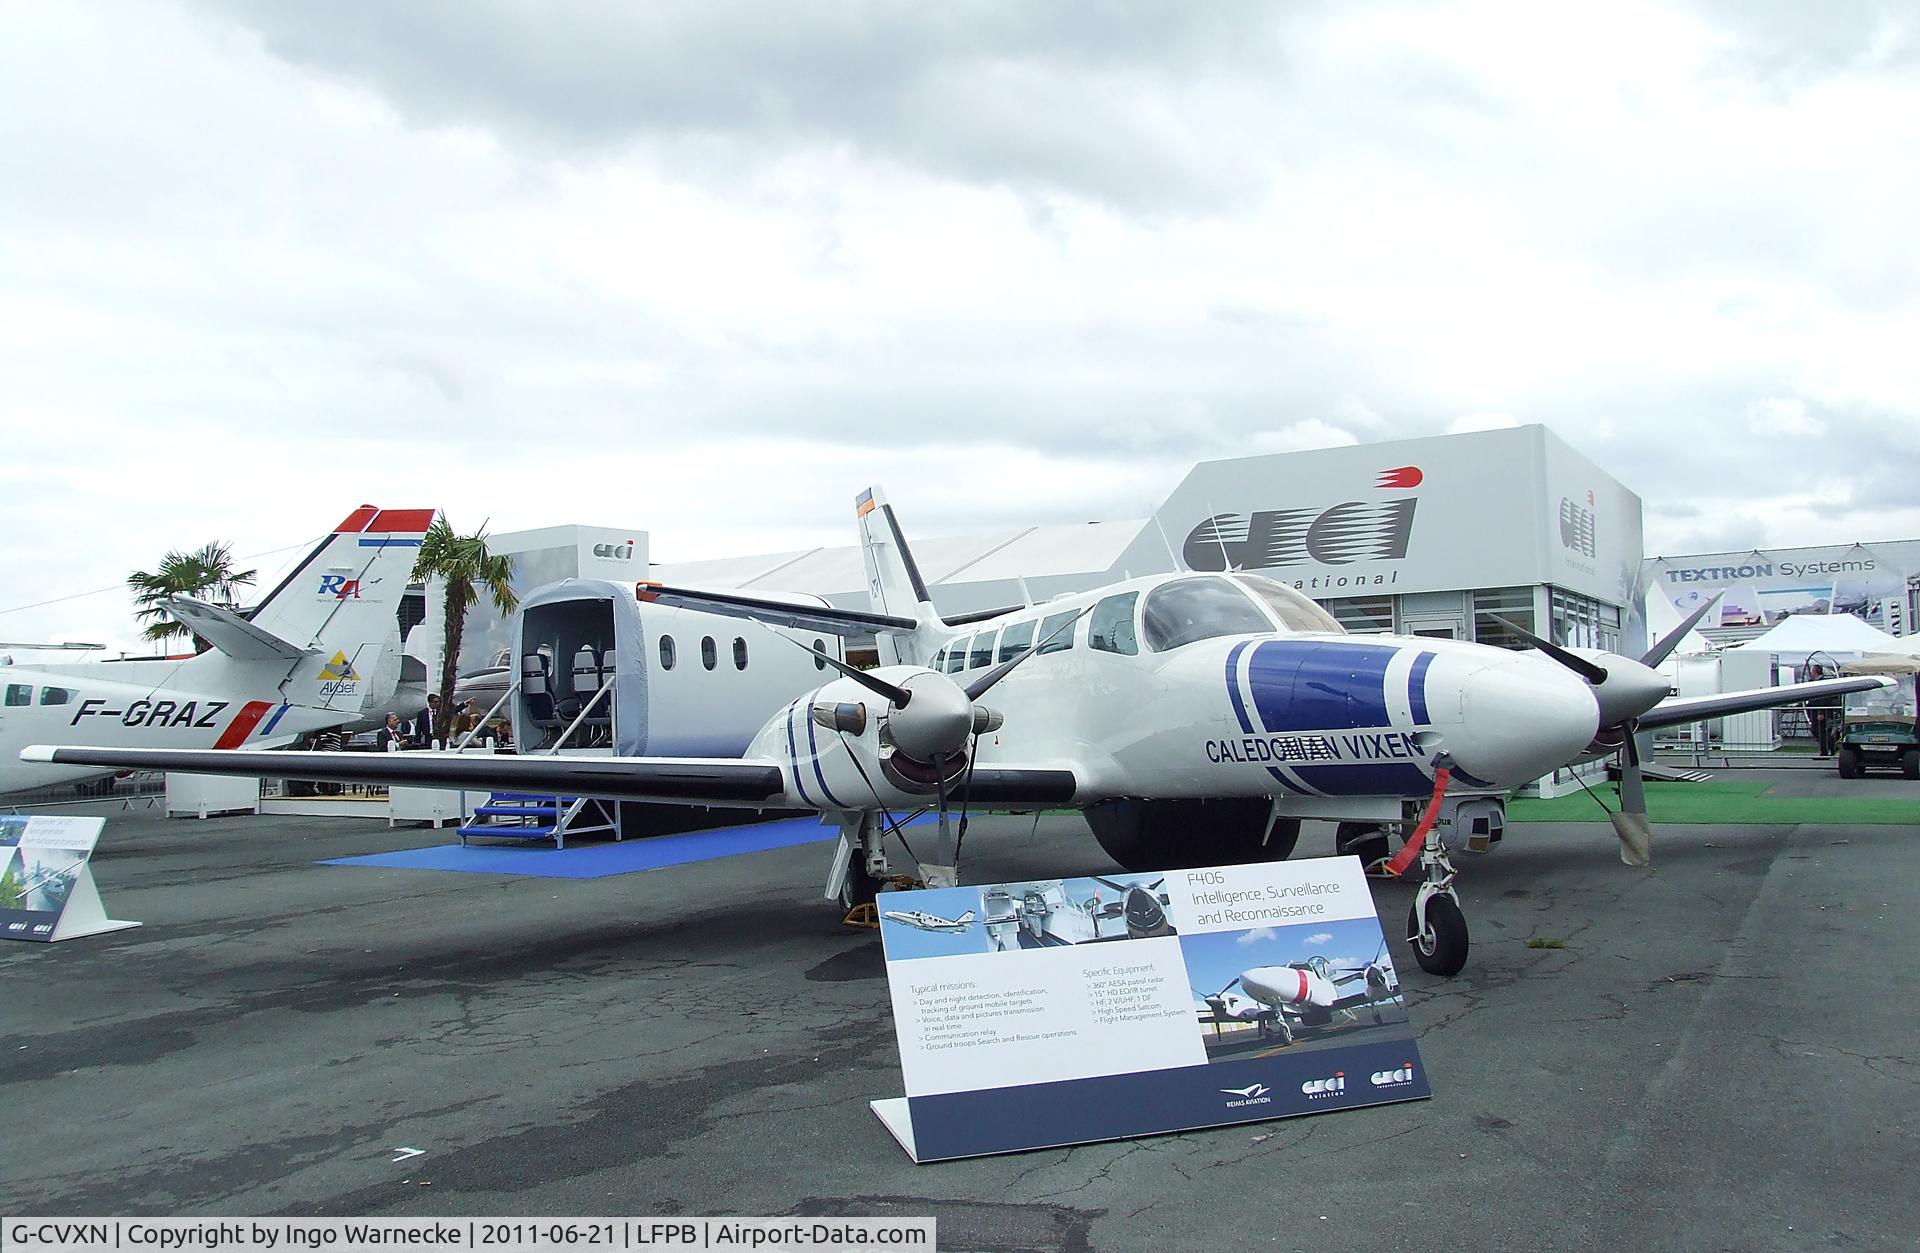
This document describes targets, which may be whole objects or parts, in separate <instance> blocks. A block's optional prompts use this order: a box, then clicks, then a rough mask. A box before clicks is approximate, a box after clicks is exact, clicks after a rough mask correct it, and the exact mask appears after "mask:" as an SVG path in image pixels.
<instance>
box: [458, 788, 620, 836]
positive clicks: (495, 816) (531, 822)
mask: <svg viewBox="0 0 1920 1253" xmlns="http://www.w3.org/2000/svg"><path fill="white" fill-rule="evenodd" d="M598 831H611V832H613V838H614V839H616V840H618V839H619V838H620V807H619V806H618V805H617V804H615V803H613V802H611V801H602V800H596V799H593V798H591V797H585V796H556V795H553V794H551V793H544V794H543V793H539V792H495V793H493V794H492V795H491V796H489V797H488V798H487V801H486V803H485V804H484V805H476V806H475V807H474V811H473V818H472V819H471V820H470V821H468V822H466V823H465V824H463V825H462V826H461V828H460V842H461V843H462V844H465V843H467V842H468V841H469V840H471V839H492V840H551V841H553V846H554V847H555V848H565V847H566V846H567V837H568V836H569V835H585V834H589V833H592V832H598Z"/></svg>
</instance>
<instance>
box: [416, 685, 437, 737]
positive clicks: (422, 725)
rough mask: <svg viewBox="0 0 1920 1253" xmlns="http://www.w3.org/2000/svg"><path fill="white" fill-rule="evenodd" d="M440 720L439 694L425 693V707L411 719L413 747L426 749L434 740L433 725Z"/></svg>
mask: <svg viewBox="0 0 1920 1253" xmlns="http://www.w3.org/2000/svg"><path fill="white" fill-rule="evenodd" d="M439 720H440V693H438V692H429V693H427V707H426V708H425V709H422V710H421V711H420V712H419V713H417V714H415V715H414V718H413V746H414V747H415V748H427V747H429V746H430V745H431V744H432V743H433V740H434V734H433V730H434V725H435V724H436V723H438V722H439Z"/></svg>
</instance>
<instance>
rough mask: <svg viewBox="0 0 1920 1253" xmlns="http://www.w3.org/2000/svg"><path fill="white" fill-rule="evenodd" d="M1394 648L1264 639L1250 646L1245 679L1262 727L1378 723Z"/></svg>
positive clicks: (1281, 728)
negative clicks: (1250, 657)
mask: <svg viewBox="0 0 1920 1253" xmlns="http://www.w3.org/2000/svg"><path fill="white" fill-rule="evenodd" d="M1398 652H1399V650H1398V649H1394V648H1381V647H1379V646H1377V645H1371V644H1329V643H1321V642H1313V641H1307V640H1270V641H1268V642H1267V643H1264V644H1261V645H1260V646H1259V647H1258V648H1255V649H1254V650H1253V660H1252V662H1251V663H1250V664H1249V666H1248V683H1249V686H1251V687H1252V689H1253V706H1254V708H1255V709H1256V710H1258V711H1259V714H1260V721H1261V723H1262V725H1264V726H1265V727H1266V729H1267V730H1268V731H1275V732H1278V731H1333V730H1343V729H1346V728H1349V727H1384V726H1387V725H1389V720H1388V717H1387V698H1386V693H1387V667H1388V666H1389V665H1391V664H1392V663H1393V659H1394V656H1395V655H1396V654H1397V653H1398Z"/></svg>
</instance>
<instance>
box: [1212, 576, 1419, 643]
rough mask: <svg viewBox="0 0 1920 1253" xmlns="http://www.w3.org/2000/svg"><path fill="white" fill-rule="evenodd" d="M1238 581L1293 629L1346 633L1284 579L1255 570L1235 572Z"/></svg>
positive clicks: (1389, 625)
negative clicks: (1271, 576) (1258, 572)
mask: <svg viewBox="0 0 1920 1253" xmlns="http://www.w3.org/2000/svg"><path fill="white" fill-rule="evenodd" d="M1239 581H1240V585H1241V586H1242V587H1245V588H1246V589H1247V590H1249V591H1251V592H1252V593H1253V594H1254V595H1255V596H1258V597H1259V598H1260V599H1261V600H1264V601H1266V602H1267V608H1269V609H1271V610H1273V616H1274V617H1276V618H1278V619H1280V621H1281V622H1283V623H1285V624H1286V625H1287V626H1288V627H1289V628H1291V629H1292V630H1295V631H1335V632H1339V633H1341V634H1345V633H1346V628H1345V627H1343V626H1341V625H1340V620H1339V619H1338V618H1336V617H1334V616H1333V615H1332V614H1330V613H1328V612H1327V611H1326V610H1324V609H1322V608H1321V607H1320V606H1318V605H1316V604H1314V603H1313V601H1312V600H1310V599H1309V598H1308V597H1307V596H1306V595H1305V594H1304V593H1302V592H1299V591H1296V590H1295V589H1293V588H1291V587H1288V586H1287V585H1286V584H1285V583H1280V582H1276V581H1275V580H1273V579H1268V578H1262V577H1261V576H1260V575H1257V574H1243V575H1240V576H1239ZM1392 626H1393V615H1392V611H1391V610H1389V611H1388V615H1387V627H1388V629H1392Z"/></svg>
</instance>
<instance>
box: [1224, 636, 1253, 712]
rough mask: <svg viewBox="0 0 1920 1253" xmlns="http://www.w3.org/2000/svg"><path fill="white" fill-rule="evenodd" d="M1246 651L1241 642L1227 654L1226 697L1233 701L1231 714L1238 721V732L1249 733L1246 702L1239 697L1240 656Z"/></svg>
mask: <svg viewBox="0 0 1920 1253" xmlns="http://www.w3.org/2000/svg"><path fill="white" fill-rule="evenodd" d="M1246 651H1247V641H1245V640H1241V641H1240V642H1239V643H1238V644H1235V645H1234V646H1233V651H1232V652H1230V653H1228V654H1227V695H1228V696H1229V697H1231V698H1232V699H1233V712H1234V715H1235V716H1236V717H1238V718H1239V719H1240V730H1241V731H1242V732H1243V733H1244V732H1250V731H1252V730H1253V722H1252V721H1251V720H1250V719H1249V718H1248V717H1247V702H1246V701H1245V700H1243V699H1241V696H1240V654H1241V653H1244V652H1246Z"/></svg>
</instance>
